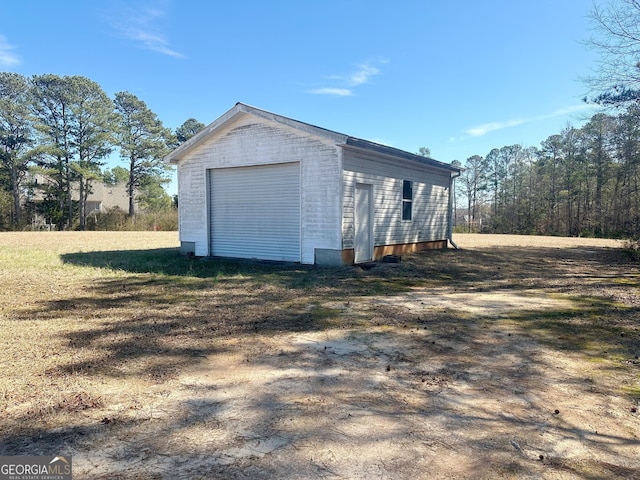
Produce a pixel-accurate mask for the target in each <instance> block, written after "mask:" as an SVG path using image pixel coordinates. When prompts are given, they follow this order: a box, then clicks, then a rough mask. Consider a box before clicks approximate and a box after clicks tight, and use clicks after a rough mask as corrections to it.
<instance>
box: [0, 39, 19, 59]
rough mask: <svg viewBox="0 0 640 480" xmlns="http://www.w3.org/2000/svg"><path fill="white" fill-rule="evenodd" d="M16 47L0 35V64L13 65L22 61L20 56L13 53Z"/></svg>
mask: <svg viewBox="0 0 640 480" xmlns="http://www.w3.org/2000/svg"><path fill="white" fill-rule="evenodd" d="M15 48H16V47H14V46H13V45H11V44H9V42H7V39H6V38H5V37H4V36H3V35H0V66H2V67H15V66H17V65H20V63H21V62H22V61H21V59H20V57H19V56H18V55H16V54H15V53H13V51H14V50H15Z"/></svg>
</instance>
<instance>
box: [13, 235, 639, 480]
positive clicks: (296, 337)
mask: <svg viewBox="0 0 640 480" xmlns="http://www.w3.org/2000/svg"><path fill="white" fill-rule="evenodd" d="M455 240H456V242H457V243H458V245H459V246H460V247H461V249H460V250H457V251H456V250H452V249H450V250H446V251H433V252H427V253H424V254H419V255H411V256H406V257H403V261H402V262H401V263H400V264H378V265H376V266H374V267H373V268H370V269H362V268H359V267H345V268H318V267H311V266H300V265H279V264H271V263H263V264H260V263H251V262H233V261H221V260H216V261H209V260H199V259H188V258H185V257H181V256H179V254H178V251H177V245H178V238H177V234H176V233H175V232H171V233H170V232H148V233H143V232H117V233H116V232H113V233H110V232H91V233H81V232H59V233H1V234H0V287H1V288H0V329H1V331H2V332H3V335H2V337H1V339H0V364H1V365H2V367H3V368H2V375H1V376H0V454H2V455H36V454H67V455H72V457H73V463H74V478H78V479H83V478H87V479H88V478H104V479H107V478H109V479H110V478H140V479H143V478H144V479H146V478H265V479H266V478H459V479H462V478H469V479H477V478H486V479H492V478H513V479H520V478H549V479H594V480H595V479H614V478H615V479H618V478H624V479H640V473H639V472H640V414H639V413H638V409H639V408H640V360H639V359H638V357H639V355H640V322H639V318H640V295H639V292H640V291H639V290H638V287H639V286H640V275H639V274H640V268H639V265H638V263H637V261H635V260H633V259H632V258H631V257H629V256H628V255H627V253H626V252H625V250H624V249H623V248H622V243H621V242H617V241H612V240H594V239H562V238H551V237H516V236H497V235H486V236H485V235H482V236H481V235H457V236H456V237H455Z"/></svg>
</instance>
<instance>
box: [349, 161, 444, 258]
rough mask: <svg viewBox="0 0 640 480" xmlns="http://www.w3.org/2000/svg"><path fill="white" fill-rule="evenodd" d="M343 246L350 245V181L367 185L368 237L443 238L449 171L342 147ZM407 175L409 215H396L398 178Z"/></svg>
mask: <svg viewBox="0 0 640 480" xmlns="http://www.w3.org/2000/svg"><path fill="white" fill-rule="evenodd" d="M343 163H344V172H343V189H344V199H343V221H342V235H343V247H344V248H353V247H354V245H353V239H354V218H353V216H354V195H355V184H356V183H369V184H372V185H373V196H374V227H373V231H374V243H375V245H376V246H379V245H397V244H402V243H415V242H427V241H435V240H446V238H447V220H448V198H449V175H448V173H445V172H440V171H438V170H436V169H433V170H431V169H429V167H426V168H425V167H418V166H417V165H416V166H414V165H412V164H411V163H409V162H404V161H402V160H397V161H392V160H388V159H386V158H382V157H374V156H370V155H368V154H363V153H361V152H357V151H353V150H349V149H346V148H345V149H344V152H343ZM403 180H411V181H413V215H412V218H413V219H412V220H410V221H403V220H402V181H403Z"/></svg>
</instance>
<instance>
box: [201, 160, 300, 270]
mask: <svg viewBox="0 0 640 480" xmlns="http://www.w3.org/2000/svg"><path fill="white" fill-rule="evenodd" d="M209 186H210V202H211V205H210V210H209V211H210V212H211V222H210V226H211V235H210V238H211V254H212V255H217V256H225V257H239V258H261V259H266V260H286V261H300V165H299V164H298V163H287V164H278V165H266V166H256V167H238V168H225V169H215V170H210V171H209Z"/></svg>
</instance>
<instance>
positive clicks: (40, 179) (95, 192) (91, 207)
mask: <svg viewBox="0 0 640 480" xmlns="http://www.w3.org/2000/svg"><path fill="white" fill-rule="evenodd" d="M30 183H32V185H34V186H35V188H33V194H32V195H31V196H30V197H29V200H30V201H32V202H34V203H38V202H42V201H43V200H44V198H45V194H44V190H45V187H46V185H47V184H53V180H52V179H51V178H49V177H47V176H46V175H42V174H40V173H37V174H34V175H32V176H31V177H30ZM71 198H72V200H74V201H79V200H80V192H79V190H78V187H77V185H76V186H74V188H73V190H72V195H71ZM114 207H118V208H120V209H121V210H123V211H125V212H127V211H129V193H128V189H127V185H126V184H125V183H118V184H116V185H106V184H104V183H102V182H93V183H92V184H91V193H89V196H88V197H87V205H86V212H85V213H86V216H87V218H88V217H90V216H91V215H95V214H97V213H100V212H105V211H106V210H109V209H112V208H114ZM34 224H35V225H37V226H44V225H45V224H46V222H45V219H44V217H42V216H41V215H37V216H36V218H35V219H34Z"/></svg>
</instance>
